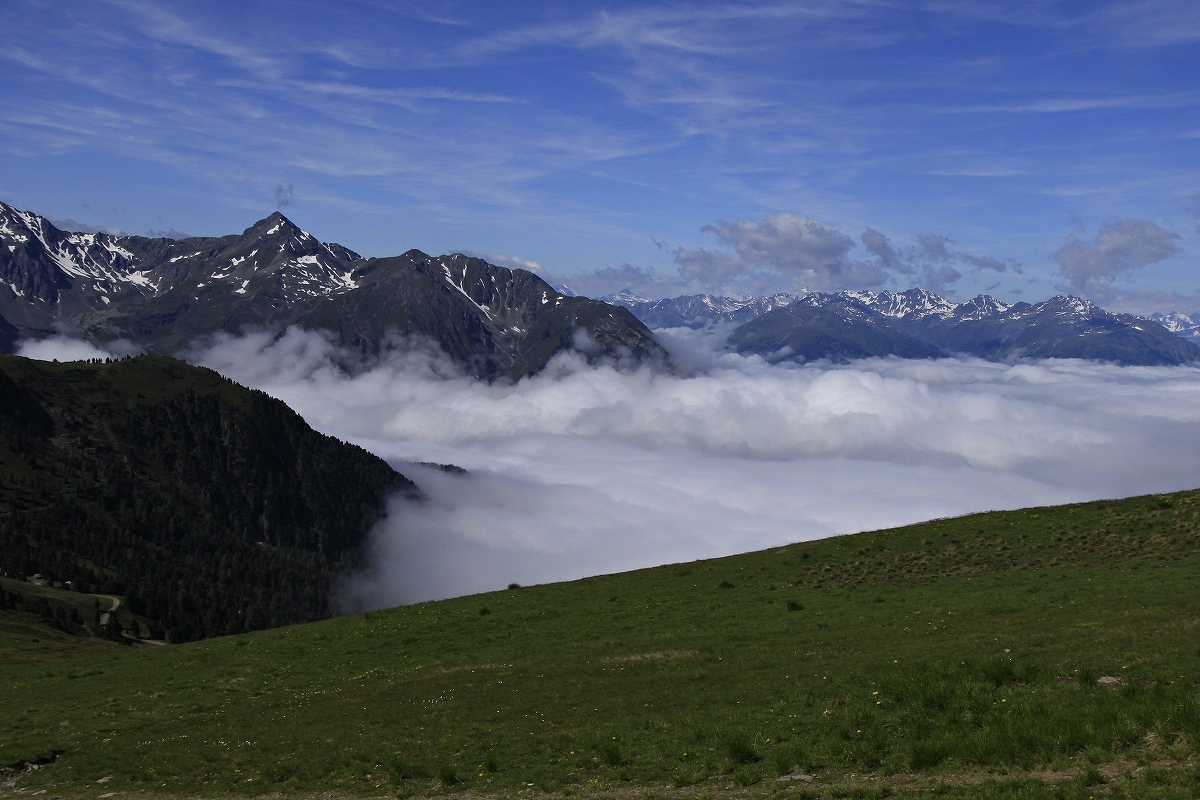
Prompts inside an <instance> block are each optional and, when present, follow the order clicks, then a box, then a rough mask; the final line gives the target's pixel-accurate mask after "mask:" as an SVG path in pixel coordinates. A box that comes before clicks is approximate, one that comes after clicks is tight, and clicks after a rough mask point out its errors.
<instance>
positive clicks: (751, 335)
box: [605, 289, 1200, 365]
mask: <svg viewBox="0 0 1200 800" xmlns="http://www.w3.org/2000/svg"><path fill="white" fill-rule="evenodd" d="M605 299H606V300H608V301H609V302H613V303H618V304H620V305H623V306H625V307H626V308H628V309H630V310H631V311H632V312H633V313H634V314H635V315H636V316H637V317H638V318H639V319H641V320H642V321H643V322H645V323H646V324H647V325H648V326H650V327H651V328H666V327H692V328H700V327H705V326H707V325H713V324H716V323H721V322H724V323H732V324H736V325H738V327H736V328H735V329H734V330H733V331H732V332H731V333H730V336H729V343H730V345H731V346H732V347H733V348H735V349H736V350H737V351H738V352H740V353H747V354H757V355H761V356H763V357H764V358H766V359H768V360H769V361H811V360H816V359H832V360H836V361H845V360H850V359H854V358H865V357H870V356H900V357H903V358H937V357H941V356H947V355H956V354H961V355H969V356H977V357H979V358H984V359H988V360H992V361H1008V360H1013V359H1018V358H1084V359H1095V360H1099V361H1112V362H1116V363H1119V364H1131V365H1132V364H1141V365H1166V364H1186V363H1192V362H1196V361H1200V346H1197V344H1195V343H1194V342H1192V341H1190V340H1189V338H1188V337H1193V338H1194V337H1195V336H1196V334H1197V332H1200V324H1198V323H1200V320H1197V321H1195V322H1193V320H1192V319H1191V318H1189V317H1185V316H1183V315H1181V314H1176V315H1170V316H1164V317H1162V318H1161V321H1162V323H1165V325H1164V324H1160V322H1159V321H1157V320H1154V319H1146V318H1142V317H1136V316H1133V315H1131V314H1113V313H1110V312H1108V311H1104V310H1103V309H1101V308H1098V307H1097V306H1095V305H1093V304H1092V303H1090V302H1088V301H1086V300H1081V299H1079V298H1077V297H1064V296H1058V297H1052V298H1050V299H1049V300H1046V301H1044V302H1041V303H1036V304H1030V303H1015V304H1012V305H1009V304H1007V303H1003V302H1001V301H999V300H997V299H996V298H994V297H989V296H987V295H980V296H979V297H976V298H974V299H972V300H968V301H967V302H965V303H961V304H955V303H952V302H950V301H949V300H946V299H945V298H943V297H940V296H939V295H936V294H934V293H933V292H930V291H927V290H925V289H909V290H908V291H905V292H886V291H885V292H878V293H876V292H867V291H848V292H838V293H836V294H826V293H821V292H812V293H807V294H803V295H775V296H773V297H769V298H756V299H745V300H735V299H731V298H726V297H713V296H710V295H693V296H689V297H676V298H672V299H669V300H648V299H645V298H639V297H635V296H633V295H632V294H630V293H628V292H623V293H620V294H617V295H611V296H609V297H607V298H605ZM1197 316H1200V315H1197ZM1167 326H1170V327H1167ZM1176 333H1179V334H1182V335H1176Z"/></svg>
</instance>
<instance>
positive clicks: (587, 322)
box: [0, 203, 666, 379]
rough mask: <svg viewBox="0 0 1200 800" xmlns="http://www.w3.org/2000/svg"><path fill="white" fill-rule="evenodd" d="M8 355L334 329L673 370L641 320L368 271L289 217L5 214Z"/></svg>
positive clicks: (516, 362)
mask: <svg viewBox="0 0 1200 800" xmlns="http://www.w3.org/2000/svg"><path fill="white" fill-rule="evenodd" d="M0 283H2V284H3V285H2V286H0V347H3V348H4V349H6V350H11V349H12V347H13V345H14V344H15V342H16V341H18V340H19V339H21V338H39V337H44V336H49V335H52V334H54V333H57V332H61V331H63V330H69V331H71V332H74V333H77V334H78V335H80V336H82V337H84V338H86V339H89V340H91V341H93V342H96V343H98V344H104V343H106V342H111V341H113V340H116V339H127V340H130V341H131V342H133V343H134V344H135V345H136V346H138V347H140V348H143V349H144V350H146V351H147V352H150V353H156V354H163V355H168V354H173V353H176V352H178V351H179V350H180V349H181V348H182V347H183V346H184V345H186V344H187V343H188V342H189V341H191V340H193V339H195V338H197V337H200V336H204V335H206V334H211V333H214V332H216V331H228V332H230V333H237V332H239V331H241V330H243V329H246V328H247V327H263V326H268V327H275V328H280V329H281V328H283V327H284V326H287V325H299V326H301V327H303V328H306V329H325V330H329V331H332V332H333V333H334V334H335V335H336V336H337V337H338V340H339V343H340V344H342V345H344V346H348V347H352V348H355V349H357V350H360V351H363V352H367V353H370V352H377V351H378V350H379V349H380V348H381V347H382V346H383V345H384V343H385V342H386V341H387V339H388V337H389V336H393V335H400V336H413V335H416V336H422V337H427V338H429V339H432V340H433V341H435V342H437V343H438V344H439V345H440V346H441V347H442V348H443V349H444V350H445V351H446V352H447V353H448V354H450V356H451V357H452V358H454V359H455V361H457V362H458V363H459V364H460V365H462V366H463V367H464V368H465V369H466V370H468V371H469V372H471V373H472V374H474V375H476V376H479V377H483V378H489V379H492V378H499V377H505V376H506V377H512V378H516V377H521V376H524V375H530V374H533V373H535V372H537V371H538V370H540V369H541V368H542V367H544V366H545V364H546V363H547V362H548V361H549V360H550V358H551V357H553V356H554V355H555V354H556V353H558V352H561V351H563V350H568V349H575V350H578V351H580V352H582V353H584V354H585V355H586V356H587V357H589V358H631V359H635V360H642V359H647V358H649V359H661V358H665V357H666V353H665V351H663V349H662V348H661V347H660V346H659V344H658V343H657V342H656V341H655V339H654V336H653V335H652V334H651V333H650V331H649V330H648V329H647V328H646V326H645V325H643V324H642V323H641V322H639V321H638V320H637V319H636V318H635V317H634V316H633V315H632V314H631V313H630V312H629V311H628V310H626V309H624V308H620V307H616V306H611V305H608V304H606V303H603V302H600V301H598V300H591V299H588V298H585V297H568V296H566V295H564V294H562V293H560V292H557V291H555V290H554V289H553V288H552V287H551V286H550V285H549V284H547V283H546V282H545V281H543V280H542V279H541V278H539V277H537V276H536V275H534V274H532V273H529V272H525V271H524V270H509V269H505V268H503V267H498V266H495V265H492V264H489V263H487V262H486V261H483V260H481V259H477V258H469V257H467V256H464V255H461V254H453V255H444V256H429V255H427V254H425V253H422V252H421V251H419V250H410V251H408V252H407V253H404V254H403V255H400V256H395V257H392V258H372V259H367V258H363V257H362V256H360V255H359V254H358V253H355V252H354V251H352V250H349V249H347V248H345V247H343V246H341V245H339V244H330V243H324V242H320V241H318V240H317V239H316V238H315V237H313V236H312V235H311V234H309V233H307V232H305V231H303V230H301V229H300V228H299V227H297V226H296V225H294V224H293V223H292V222H291V221H290V220H288V219H287V218H286V217H284V216H283V215H282V214H279V213H275V214H272V215H271V216H269V217H267V218H266V219H263V220H261V221H259V222H257V223H256V224H254V225H253V226H251V227H250V228H248V229H246V231H245V232H244V233H242V234H241V235H233V236H223V237H195V238H188V239H154V238H147V237H143V236H110V235H108V234H105V233H68V232H64V231H61V230H59V229H58V228H56V227H55V226H54V225H53V224H51V223H50V222H49V221H48V220H47V219H45V218H44V217H41V216H38V215H37V214H33V213H31V212H28V211H20V210H18V209H15V208H12V207H11V206H8V205H5V204H3V203H0Z"/></svg>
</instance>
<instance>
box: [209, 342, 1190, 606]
mask: <svg viewBox="0 0 1200 800" xmlns="http://www.w3.org/2000/svg"><path fill="white" fill-rule="evenodd" d="M675 337H677V338H675ZM665 341H666V342H667V343H668V345H669V346H670V348H671V349H672V350H673V352H676V353H681V354H683V355H684V357H685V358H686V360H687V361H688V362H689V363H691V364H693V365H694V366H695V367H696V370H695V371H694V372H693V373H690V375H689V376H688V377H683V376H680V375H668V374H663V373H660V372H655V371H652V370H649V369H642V370H636V371H632V372H630V371H625V372H620V371H617V370H614V369H612V368H610V367H606V366H590V365H588V364H586V363H585V362H584V361H583V360H582V359H580V358H579V357H577V356H575V355H564V356H560V357H559V358H558V359H557V360H556V361H555V362H554V363H553V364H552V366H551V368H550V369H548V370H546V371H545V372H544V373H543V374H541V375H538V376H535V377H533V378H528V379H525V380H522V381H519V382H517V383H515V384H511V385H506V386H500V385H491V384H486V383H480V382H477V381H475V380H473V379H471V378H469V377H466V376H464V375H462V374H461V372H459V371H458V370H456V369H454V368H453V366H452V365H448V364H447V363H446V362H445V360H444V359H443V357H442V356H441V355H440V354H439V353H437V352H436V350H434V349H432V348H430V347H428V346H427V345H422V344H420V343H418V344H417V345H415V346H414V345H409V346H400V345H401V344H403V343H399V342H398V343H397V345H398V346H397V347H396V348H395V349H393V350H392V351H390V352H389V353H387V354H385V355H384V356H383V357H382V358H381V359H380V360H378V361H376V362H373V363H371V364H369V365H360V368H358V369H355V370H350V371H347V370H346V369H345V368H344V359H346V358H349V356H348V355H347V354H344V353H341V352H340V351H338V350H337V349H336V348H335V347H334V346H333V345H332V344H331V341H330V339H329V338H328V337H323V336H321V335H319V334H315V333H310V332H303V331H299V330H295V329H292V330H289V331H287V332H285V333H284V334H283V335H281V336H271V335H268V334H266V333H259V334H252V335H248V336H242V337H237V338H232V337H220V338H218V339H215V340H213V341H212V342H211V343H210V344H209V346H208V347H207V348H206V349H204V350H201V351H196V352H194V353H193V354H192V358H193V360H195V361H198V362H199V363H203V364H205V365H207V366H211V367H213V368H215V369H217V370H219V371H221V372H223V373H224V374H226V375H228V376H230V377H232V378H234V379H235V380H238V381H240V382H242V383H245V384H248V385H251V386H255V387H258V388H261V389H264V390H265V391H267V392H269V393H271V394H273V395H275V396H277V397H280V398H281V399H283V400H284V401H285V402H287V403H288V404H289V405H291V406H292V407H294V408H296V409H297V410H298V411H299V412H300V413H301V414H303V415H304V417H305V418H306V419H307V420H308V421H309V423H310V424H312V425H313V426H314V427H316V428H317V429H319V430H322V431H325V432H327V433H331V434H333V435H337V436H339V437H342V438H344V439H348V440H351V441H355V442H357V443H358V444H361V445H362V446H364V447H366V448H367V449H369V450H371V451H373V452H375V453H378V454H379V455H381V456H383V457H385V458H387V459H389V461H391V462H392V463H393V464H394V465H395V466H396V467H397V468H398V469H400V470H402V471H404V472H405V473H406V474H409V475H410V476H411V477H412V478H413V479H414V480H416V481H417V482H418V484H419V485H420V486H421V488H422V489H423V490H424V491H425V494H426V495H427V496H428V498H429V499H428V501H427V502H425V503H423V504H411V503H407V502H404V501H402V500H399V499H397V500H395V501H393V505H392V513H391V514H390V515H389V516H388V518H387V521H386V522H385V523H383V524H381V525H380V527H379V528H378V529H377V530H376V532H375V533H374V535H373V537H372V545H371V547H372V563H373V567H372V568H371V570H370V571H369V572H367V573H364V574H363V575H359V576H356V578H355V579H354V580H353V581H351V582H350V583H349V584H348V585H347V586H346V587H345V589H346V598H347V602H350V603H352V604H356V605H357V607H362V608H374V607H383V606H388V605H393V604H397V603H404V602H412V601H417V600H423V599H430V598H435V597H446V596H451V595H458V594H464V593H470V592H476V591H484V590H491V589H497V588H502V587H503V586H505V585H507V584H508V583H509V582H514V581H515V582H518V583H522V584H528V583H538V582H544V581H551V580H563V579H570V578H578V577H583V576H585V575H589V574H597V573H602V572H613V571H618V570H626V569H632V568H636V567H643V566H649V565H653V564H660V563H666V562H675V561H687V560H691V559H696V558H702V557H710V556H718V555H724V554H730V553H736V552H743V551H746V550H750V549H755V548H765V547H770V546H775V545H779V544H783V543H786V542H793V541H799V540H805V539H812V538H818V537H823V536H829V535H833V534H839V533H847V532H852V531H858V530H864V529H877V528H883V527H888V526H894V525H901V524H905V523H910V522H915V521H918V520H923V519H929V518H934V517H942V516H948V515H955V514H963V513H967V512H971V511H980V510H985V509H993V508H1014V507H1021V506H1029V505H1036V504H1045V503H1061V502H1068V501H1074V500H1082V499H1087V498H1100V497H1113V496H1125V495H1131V494H1138V493H1144V492H1155V491H1168V490H1173V489H1183V488H1187V487H1189V486H1191V485H1192V484H1193V483H1195V480H1196V479H1195V477H1194V476H1195V475H1197V474H1200V370H1196V369H1191V368H1142V367H1127V368H1121V367H1113V366H1109V365H1099V364H1094V363H1088V362H1077V361H1048V362H1043V363H1039V364H1017V365H1011V364H992V363H987V362H981V361H970V360H953V359H947V360H942V361H902V360H894V359H881V360H870V361H860V362H856V363H854V364H850V365H845V366H834V367H828V366H827V367H821V366H813V365H801V366H796V365H788V366H772V365H768V364H766V363H764V362H763V361H761V360H760V359H757V358H753V357H742V356H737V355H734V354H729V353H726V352H724V351H722V350H721V349H719V348H718V347H715V346H714V343H716V342H717V341H718V340H716V339H714V338H713V337H711V336H706V335H704V334H702V333H696V332H685V331H678V332H673V333H669V334H668V338H666V339H665ZM412 462H433V463H442V464H446V463H450V464H458V465H460V466H463V467H465V468H467V469H468V470H469V471H470V474H469V475H465V476H455V475H448V474H446V473H442V472H439V471H433V470H428V469H424V468H421V467H413V466H411V464H412Z"/></svg>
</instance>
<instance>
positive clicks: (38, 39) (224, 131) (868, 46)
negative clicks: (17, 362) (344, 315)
mask: <svg viewBox="0 0 1200 800" xmlns="http://www.w3.org/2000/svg"><path fill="white" fill-rule="evenodd" d="M0 42H2V44H3V46H0V200H3V201H5V202H8V203H10V204H12V205H15V206H17V207H18V208H22V209H27V210H31V211H36V212H38V213H41V214H44V215H46V216H48V217H50V218H52V219H54V220H57V221H59V222H61V223H62V224H63V225H64V226H66V227H74V228H76V229H95V228H105V229H110V230H120V231H125V232H129V233H136V234H143V235H144V234H147V233H153V234H154V235H168V236H181V235H184V234H191V235H218V234H227V233H233V232H239V231H241V230H243V229H245V228H247V227H249V226H250V225H251V224H253V223H254V222H255V221H256V220H258V219H260V218H262V217H264V216H266V215H267V214H269V213H271V212H272V211H275V210H277V209H278V210H282V211H283V212H284V213H285V214H287V215H288V216H289V218H291V219H292V220H293V221H295V222H296V223H297V224H299V225H300V226H301V227H303V228H305V229H306V230H309V231H311V232H312V233H313V234H314V235H316V236H318V237H319V238H321V239H322V240H325V241H337V242H340V243H342V244H343V245H345V246H347V247H350V248H351V249H354V250H356V251H358V252H361V253H363V254H364V255H368V256H382V255H392V254H397V253H400V252H403V251H405V250H407V249H410V248H413V247H416V248H420V249H422V250H424V251H426V252H429V253H431V254H440V253H444V252H453V251H462V252H469V253H472V254H476V255H481V256H483V257H486V258H488V259H490V260H492V261H493V262H495V263H498V264H501V265H504V266H525V267H527V268H531V269H535V270H539V271H541V272H542V273H543V274H546V275H549V276H552V277H555V278H557V279H559V280H561V281H563V282H565V283H566V284H567V285H568V286H571V287H572V288H574V289H576V290H577V291H580V292H581V293H587V294H592V295H601V294H604V293H607V292H611V291H615V290H617V289H621V288H625V287H629V288H631V289H633V290H634V291H636V292H639V293H642V294H646V295H649V296H671V295H677V294H683V293H694V292H699V291H707V292H718V293H727V294H759V293H766V292H770V291H793V290H797V289H800V288H809V289H818V290H829V291H832V290H838V289H847V288H870V289H905V288H908V287H910V286H913V285H922V286H926V287H927V288H931V289H934V290H936V291H939V292H941V293H943V294H945V295H947V296H949V297H951V298H956V299H959V300H965V299H968V298H970V297H972V296H974V295H975V294H978V293H980V292H987V293H990V294H994V295H996V296H997V297H999V298H1000V299H1002V300H1005V301H1008V302H1014V301H1017V300H1029V301H1036V300H1040V299H1044V298H1045V297H1048V296H1050V295H1053V294H1057V293H1063V292H1065V293H1071V294H1076V295H1081V296H1085V297H1089V298H1090V299H1093V300H1095V301H1097V302H1098V303H1100V304H1101V305H1103V306H1104V307H1106V308H1110V309H1114V310H1127V311H1133V312H1136V313H1150V312H1153V311H1172V310H1176V311H1183V312H1187V313H1195V312H1200V270H1198V269H1197V267H1200V85H1198V83H1200V77H1198V76H1200V5H1197V4H1196V3H1194V2H1191V1H1190V0H1126V1H1124V2H1112V1H1109V2H1104V0H1092V1H1089V2H1054V1H1052V0H1025V1H1024V2H1016V1H1015V0H969V2H968V1H964V2H954V1H953V0H920V1H918V0H913V1H912V2H903V1H902V0H809V1H808V2H785V3H775V2H755V1H754V0H747V2H736V3H688V2H670V3H654V2H639V3H622V2H616V3H607V4H596V3H577V2H569V1H567V2H563V1H562V0H555V2H553V3H536V2H529V3H505V4H497V3H482V2H454V1H453V0H450V1H449V2H446V1H444V0H439V2H436V3H433V2H428V3H425V2H375V1H370V2H354V1H352V0H351V1H347V2H338V3H331V2H319V3H318V2H287V3H280V2H257V3H232V2H221V1H220V0H217V1H216V2H205V3H178V2H155V3H151V2H142V0H88V2H86V3H85V2H75V1H74V0H55V2H53V3H51V2H44V1H40V0H8V1H7V2H5V3H4V4H2V5H0Z"/></svg>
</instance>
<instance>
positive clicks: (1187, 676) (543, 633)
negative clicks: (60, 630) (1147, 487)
mask: <svg viewBox="0 0 1200 800" xmlns="http://www.w3.org/2000/svg"><path fill="white" fill-rule="evenodd" d="M1198 525H1200V492H1188V493H1181V494H1175V495H1163V496H1152V497H1144V498H1135V499H1131V500H1123V501H1116V502H1101V503H1090V504H1084V505H1074V506H1065V507H1058V508H1044V509H1034V510H1029V511H1018V512H1004V513H988V514H980V515H974V516H970V517H964V518H959V519H952V520H943V521H935V522H930V523H926V524H922V525H914V526H910V527H906V528H900V529H896V530H891V531H883V532H877V533H866V534H859V535H855V536H846V537H840V538H836V539H829V540H824V541H817V542H810V543H803V544H797V545H792V546H788V547H782V548H777V549H772V550H769V551H764V552H759V553H751V554H748V555H742V556H737V557H731V558H724V559H719V560H713V561H703V562H695V563H689V564H682V565H673V566H667V567H661V568H656V569H648V570H641V571H638V572H631V573H626V574H620V575H612V576H604V577H597V578H591V579H587V580H581V581H576V582H572V583H564V584H554V585H546V586H537V587H528V588H514V589H510V590H508V591H503V592H496V593H492V594H487V595H479V596H473V597H466V598H459V599H454V600H448V601H444V602H438V603H425V604H421V605H414V606H409V607H404V608H398V609H394V610H390V611H384V612H376V613H372V614H366V615H361V616H356V617H345V618H340V619H333V620H328V621H323V622H318V623H312V624H308V625H302V626H294V627H290V628H282V629H276V630H270V631H262V632H257V633H254V634H245V635H240V636H236V637H229V638H222V639H213V640H208V641H204V642H197V643H193V644H187V645H182V646H171V647H154V648H152V647H135V648H120V647H116V646H114V645H104V644H102V643H98V642H96V641H95V640H91V641H90V642H87V643H86V646H81V647H79V648H78V649H72V648H71V647H70V645H69V643H64V642H62V641H57V640H56V641H46V640H45V639H44V638H43V637H42V636H39V635H37V634H34V633H27V634H21V633H19V632H11V631H8V629H5V628H0V764H7V765H9V767H10V768H12V769H14V770H17V771H16V772H14V773H12V774H11V779H10V784H9V785H10V787H11V788H10V789H9V792H10V793H13V794H14V796H15V792H17V791H18V790H19V791H20V792H21V793H23V794H24V795H25V796H28V795H29V793H30V792H32V791H42V790H46V791H47V792H48V797H53V796H84V797H108V796H109V795H110V794H114V793H115V796H116V797H117V798H118V800H120V798H122V797H125V796H130V795H133V796H145V795H149V794H160V793H161V794H171V795H188V796H230V795H256V794H262V793H272V794H275V793H300V794H310V795H317V794H321V793H325V792H333V793H334V794H335V795H336V796H343V795H345V796H381V795H390V796H408V795H427V794H466V795H474V796H485V795H486V796H516V795H519V794H521V795H548V794H553V795H555V796H560V797H561V796H571V795H578V796H591V795H596V796H614V797H639V798H640V797H652V796H658V797H675V796H679V797H700V798H711V797H715V796H724V795H737V794H747V795H775V794H779V795H786V796H794V797H804V798H814V797H886V796H895V797H943V796H949V797H973V798H975V797H977V798H992V797H1004V798H1009V797H1011V798H1042V797H1045V798H1081V799H1082V798H1095V797H1166V798H1181V799H1182V798H1191V797H1195V796H1196V795H1197V792H1198V791H1200V772H1198V768H1197V765H1196V755H1195V753H1196V748H1197V746H1198V745H1200V693H1198V689H1197V685H1196V683H1195V682H1196V680H1197V678H1198V677H1200V652H1198V647H1200V558H1198V557H1197V544H1200V528H1198ZM6 631H8V632H6ZM34 639H37V640H38V641H34ZM36 762H42V763H43V764H45V766H44V767H43V768H41V769H37V770H30V768H29V767H28V764H30V763H36ZM20 770H26V771H24V772H21V771H20ZM321 796H328V795H325V794H321Z"/></svg>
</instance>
